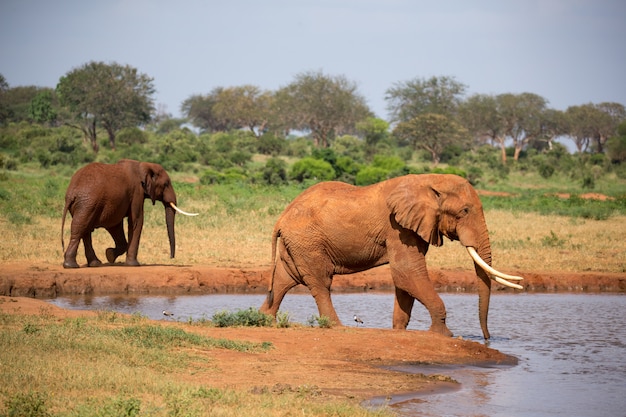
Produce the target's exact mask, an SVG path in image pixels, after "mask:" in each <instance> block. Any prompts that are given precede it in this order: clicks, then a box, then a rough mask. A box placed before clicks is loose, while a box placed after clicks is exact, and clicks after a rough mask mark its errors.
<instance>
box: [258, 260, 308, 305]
mask: <svg viewBox="0 0 626 417" xmlns="http://www.w3.org/2000/svg"><path fill="white" fill-rule="evenodd" d="M273 273H274V279H273V283H272V291H271V293H270V294H268V295H267V298H266V299H265V302H264V303H263V305H262V306H261V308H260V309H259V310H260V311H261V312H262V313H265V314H269V315H271V316H274V317H276V313H277V312H278V309H279V308H280V303H282V302H283V298H285V295H287V293H288V292H289V290H291V289H292V288H293V287H295V286H297V285H298V283H297V282H296V280H294V279H293V278H292V277H291V276H290V275H289V274H288V273H287V271H285V266H284V265H283V263H282V262H278V264H277V265H276V270H275V271H274V272H273Z"/></svg>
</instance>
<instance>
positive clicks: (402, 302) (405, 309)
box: [393, 288, 415, 330]
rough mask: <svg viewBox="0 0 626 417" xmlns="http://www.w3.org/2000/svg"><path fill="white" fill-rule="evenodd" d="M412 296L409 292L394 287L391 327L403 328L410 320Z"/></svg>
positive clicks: (413, 300) (413, 299)
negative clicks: (394, 296)
mask: <svg viewBox="0 0 626 417" xmlns="http://www.w3.org/2000/svg"><path fill="white" fill-rule="evenodd" d="M414 302H415V298H413V297H412V296H411V295H410V294H409V293H407V292H406V291H404V290H401V289H400V288H396V298H395V300H394V305H393V328H394V329H401V330H404V329H406V327H407V326H408V325H409V321H410V320H411V311H412V310H413V303H414Z"/></svg>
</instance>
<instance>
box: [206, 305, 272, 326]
mask: <svg viewBox="0 0 626 417" xmlns="http://www.w3.org/2000/svg"><path fill="white" fill-rule="evenodd" d="M211 321H212V322H213V324H214V325H215V326H217V327H233V326H248V327H266V326H271V325H272V324H273V322H274V318H273V317H272V316H270V315H267V314H264V313H261V312H260V311H259V310H258V309H255V308H252V307H250V308H248V309H247V310H237V312H235V313H231V312H229V311H220V312H217V313H215V314H214V315H213V318H212V319H211Z"/></svg>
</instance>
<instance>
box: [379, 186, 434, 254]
mask: <svg viewBox="0 0 626 417" xmlns="http://www.w3.org/2000/svg"><path fill="white" fill-rule="evenodd" d="M439 201H440V193H439V192H438V191H437V190H435V189H434V188H433V187H431V186H429V185H418V186H416V185H415V184H414V183H412V182H410V181H404V182H402V183H401V184H400V185H399V186H397V187H396V188H395V189H394V190H393V191H392V192H391V193H390V194H389V195H388V196H387V207H389V209H390V210H391V214H392V215H393V216H394V218H395V219H396V221H397V222H398V224H399V225H400V226H402V227H404V228H405V229H409V230H413V231H414V232H416V233H417V234H418V235H419V236H420V237H421V238H422V239H424V240H425V241H426V242H428V243H429V244H431V245H433V246H441V245H443V239H442V235H441V232H439V213H440V208H439Z"/></svg>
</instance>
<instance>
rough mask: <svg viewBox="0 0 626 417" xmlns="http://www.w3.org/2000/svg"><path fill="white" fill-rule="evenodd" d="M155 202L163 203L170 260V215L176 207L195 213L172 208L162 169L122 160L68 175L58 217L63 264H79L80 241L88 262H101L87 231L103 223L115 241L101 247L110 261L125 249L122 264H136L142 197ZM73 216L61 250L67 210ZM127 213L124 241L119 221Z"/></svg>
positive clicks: (172, 243)
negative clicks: (67, 236)
mask: <svg viewBox="0 0 626 417" xmlns="http://www.w3.org/2000/svg"><path fill="white" fill-rule="evenodd" d="M146 198H149V199H151V200H152V204H153V205H154V204H155V202H156V201H157V200H159V201H161V202H162V203H163V205H164V206H165V222H166V225H167V233H168V238H169V243H170V257H171V258H174V255H175V251H176V240H175V234H174V217H175V214H176V211H178V212H179V213H181V214H185V215H190V216H195V215H197V213H187V212H184V211H182V210H181V209H179V208H178V207H177V206H176V193H175V192H174V188H173V187H172V181H171V180H170V177H169V175H168V174H167V172H166V171H165V169H164V168H163V167H162V166H161V165H159V164H155V163H150V162H139V161H134V160H130V159H122V160H120V161H119V162H117V163H116V164H103V163H99V162H93V163H90V164H88V165H86V166H84V167H82V168H81V169H79V170H78V171H76V173H75V174H74V175H73V176H72V179H71V180H70V183H69V186H68V188H67V191H66V193H65V206H64V208H63V219H62V221H61V245H62V247H63V250H64V252H65V255H64V261H63V267H64V268H78V267H79V266H78V263H76V252H77V251H78V244H79V243H80V240H81V239H82V240H83V244H84V246H85V256H86V258H87V265H88V266H100V265H102V262H101V261H100V260H99V259H98V257H97V256H96V253H95V251H94V249H93V245H92V241H91V233H92V232H93V231H94V230H95V229H96V228H99V227H104V228H105V229H106V230H107V231H108V232H109V234H110V235H111V237H112V238H113V241H114V242H115V247H114V248H108V249H107V250H106V257H107V261H109V263H114V262H115V259H117V257H118V256H121V255H122V254H124V253H126V262H125V264H126V265H132V266H138V265H139V262H138V261H137V252H138V249H139V239H140V237H141V230H142V228H143V206H144V199H146ZM68 211H69V212H70V214H71V215H72V225H71V236H70V241H69V243H68V245H67V250H65V242H64V239H63V230H64V228H65V217H66V215H67V212H68ZM125 217H128V242H127V241H126V236H125V235H124V226H123V220H124V218H125Z"/></svg>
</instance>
